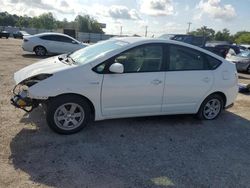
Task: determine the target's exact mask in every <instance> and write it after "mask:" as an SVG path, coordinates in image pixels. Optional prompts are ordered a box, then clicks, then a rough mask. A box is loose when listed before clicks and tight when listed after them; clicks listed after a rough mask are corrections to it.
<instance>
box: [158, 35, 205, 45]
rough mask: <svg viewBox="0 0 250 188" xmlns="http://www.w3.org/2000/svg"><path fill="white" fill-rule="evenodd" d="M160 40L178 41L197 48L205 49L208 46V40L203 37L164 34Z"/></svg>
mask: <svg viewBox="0 0 250 188" xmlns="http://www.w3.org/2000/svg"><path fill="white" fill-rule="evenodd" d="M159 38H162V39H167V40H177V41H180V42H185V43H188V44H192V45H195V46H199V47H203V46H204V45H205V44H206V41H207V38H206V37H203V36H194V35H184V34H164V35H162V36H160V37H159Z"/></svg>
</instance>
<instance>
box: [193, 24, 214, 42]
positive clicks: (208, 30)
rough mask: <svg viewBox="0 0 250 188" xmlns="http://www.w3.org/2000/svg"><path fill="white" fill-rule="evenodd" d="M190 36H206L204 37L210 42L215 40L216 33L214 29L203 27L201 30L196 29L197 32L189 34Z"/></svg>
mask: <svg viewBox="0 0 250 188" xmlns="http://www.w3.org/2000/svg"><path fill="white" fill-rule="evenodd" d="M189 34H191V35H195V36H204V37H207V38H208V39H209V40H213V39H214V35H215V31H214V30H213V29H212V28H208V27H207V26H203V27H201V28H198V29H196V31H191V32H189Z"/></svg>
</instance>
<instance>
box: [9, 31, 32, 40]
mask: <svg viewBox="0 0 250 188" xmlns="http://www.w3.org/2000/svg"><path fill="white" fill-rule="evenodd" d="M29 35H30V34H29V33H27V32H26V31H16V32H14V33H13V37H14V38H19V39H23V37H24V36H29Z"/></svg>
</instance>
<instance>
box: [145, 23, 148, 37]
mask: <svg viewBox="0 0 250 188" xmlns="http://www.w3.org/2000/svg"><path fill="white" fill-rule="evenodd" d="M147 35H148V26H147V25H146V26H145V37H147Z"/></svg>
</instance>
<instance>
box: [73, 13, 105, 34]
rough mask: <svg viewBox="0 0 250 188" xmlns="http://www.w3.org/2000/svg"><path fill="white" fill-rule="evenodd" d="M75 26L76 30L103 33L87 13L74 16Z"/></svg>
mask: <svg viewBox="0 0 250 188" xmlns="http://www.w3.org/2000/svg"><path fill="white" fill-rule="evenodd" d="M75 27H76V28H77V30H78V31H81V32H87V33H103V31H102V28H101V26H100V24H99V23H98V22H97V21H96V20H95V19H94V18H91V17H90V16H89V15H84V16H81V15H78V16H77V17H76V18H75Z"/></svg>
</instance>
